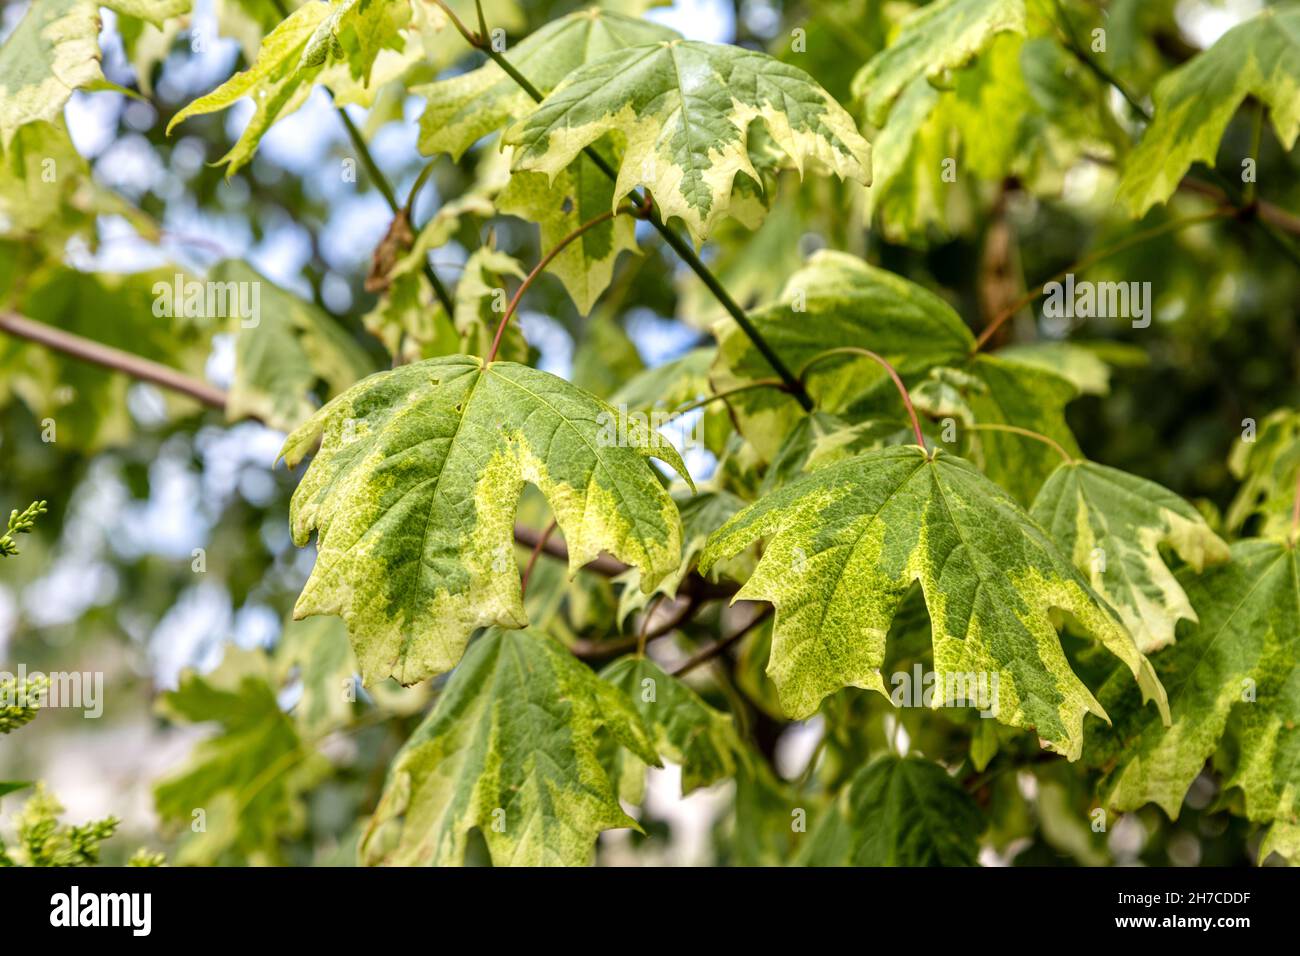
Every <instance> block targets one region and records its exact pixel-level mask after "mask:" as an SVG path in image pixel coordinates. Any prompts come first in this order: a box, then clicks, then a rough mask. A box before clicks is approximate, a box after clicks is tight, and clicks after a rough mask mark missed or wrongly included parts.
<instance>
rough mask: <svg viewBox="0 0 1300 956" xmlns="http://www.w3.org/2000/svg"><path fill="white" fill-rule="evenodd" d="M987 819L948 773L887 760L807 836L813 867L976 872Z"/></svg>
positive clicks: (906, 760)
mask: <svg viewBox="0 0 1300 956" xmlns="http://www.w3.org/2000/svg"><path fill="white" fill-rule="evenodd" d="M984 826H985V823H984V815H983V814H982V813H981V812H980V809H979V807H978V806H976V805H975V802H974V801H973V800H972V799H971V798H970V797H969V796H968V795H967V794H966V791H964V790H962V788H961V786H960V785H959V784H958V783H957V781H955V780H954V779H953V778H952V777H951V776H950V775H949V774H948V772H947V771H946V770H944V769H943V767H940V766H939V765H938V764H934V763H931V762H930V761H928V760H923V759H921V758H919V757H894V756H888V757H882V758H880V759H879V760H876V761H874V762H872V763H871V764H869V765H868V766H866V767H863V768H862V769H861V770H859V771H858V772H857V774H855V775H854V777H853V779H852V780H850V781H849V782H848V783H847V784H845V785H844V786H843V787H842V788H841V789H840V792H839V794H838V795H837V796H836V798H835V803H834V804H833V805H832V807H831V808H830V810H829V811H828V812H827V814H826V815H825V816H824V817H823V818H822V819H821V820H819V821H818V823H817V826H816V827H815V828H814V829H813V832H812V833H811V834H810V835H809V843H808V849H807V850H806V851H805V854H804V857H803V862H804V863H806V864H807V865H809V866H977V865H978V856H979V836H980V834H981V833H982V832H983V831H984Z"/></svg>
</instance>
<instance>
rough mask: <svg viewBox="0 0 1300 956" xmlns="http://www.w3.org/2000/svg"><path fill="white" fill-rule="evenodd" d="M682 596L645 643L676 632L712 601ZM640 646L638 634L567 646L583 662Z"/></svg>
mask: <svg viewBox="0 0 1300 956" xmlns="http://www.w3.org/2000/svg"><path fill="white" fill-rule="evenodd" d="M682 597H683V595H682V594H679V595H678V601H677V610H676V611H674V612H673V613H672V614H671V615H670V616H668V617H667V618H665V619H664V620H663V621H660V622H659V623H658V624H656V625H655V626H654V627H652V628H650V629H649V630H648V631H646V634H645V642H646V643H647V644H648V643H649V642H650V641H654V640H657V639H659V638H661V637H663V636H665V635H667V634H671V633H672V632H673V631H675V630H677V629H678V628H679V627H681V626H682V624H684V623H686V621H688V620H689V619H690V618H691V617H693V616H694V615H695V612H696V611H698V610H699V609H700V608H701V607H703V606H704V604H705V603H706V602H707V601H709V600H712V598H709V597H702V596H700V595H699V594H694V593H692V594H686V595H684V597H685V600H681V598H682ZM640 645H641V636H640V635H639V634H635V635H631V636H628V637H620V638H617V639H616V640H612V641H586V640H578V641H574V642H573V643H572V644H570V645H569V650H570V651H571V652H572V653H573V655H574V656H575V657H581V658H582V659H583V660H586V661H589V660H605V659H607V658H610V657H617V656H618V655H620V654H625V653H627V652H628V651H633V650H636V649H637V647H638V646H640Z"/></svg>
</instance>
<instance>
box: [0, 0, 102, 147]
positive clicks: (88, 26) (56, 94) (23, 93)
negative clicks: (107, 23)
mask: <svg viewBox="0 0 1300 956" xmlns="http://www.w3.org/2000/svg"><path fill="white" fill-rule="evenodd" d="M101 58H102V54H101V53H100V49H99V8H98V5H97V4H96V3H94V2H91V0H42V2H40V3H32V4H29V5H28V7H27V12H26V13H25V14H24V15H23V18H22V19H21V20H19V21H18V26H17V27H15V28H14V31H13V33H11V34H10V35H9V37H8V39H6V40H5V42H4V45H3V46H0V146H2V147H3V148H4V149H6V150H7V149H8V148H9V144H10V142H12V140H13V138H14V134H15V133H17V131H18V129H19V128H20V127H21V126H24V125H25V124H27V123H33V122H38V121H42V120H43V121H47V122H53V121H55V120H57V119H58V118H59V116H61V115H62V113H63V107H64V104H66V103H67V102H68V98H69V97H71V96H72V93H73V91H74V90H79V89H86V88H93V87H95V86H97V85H101V84H103V83H105V80H104V74H103V72H102V71H101V70H100V67H99V62H100V59H101Z"/></svg>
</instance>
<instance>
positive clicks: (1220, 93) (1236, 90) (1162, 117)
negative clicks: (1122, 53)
mask: <svg viewBox="0 0 1300 956" xmlns="http://www.w3.org/2000/svg"><path fill="white" fill-rule="evenodd" d="M1247 96H1253V97H1255V98H1256V99H1258V100H1259V101H1260V102H1261V104H1262V105H1263V106H1265V107H1267V108H1268V116H1269V119H1270V120H1271V121H1272V124H1273V131H1274V132H1275V133H1276V134H1277V139H1278V142H1280V143H1281V144H1282V148H1283V149H1285V150H1290V149H1291V147H1292V146H1293V145H1294V144H1295V141H1296V135H1297V133H1300V4H1295V3H1285V4H1279V5H1278V6H1276V7H1266V8H1264V9H1263V10H1261V11H1260V12H1259V13H1258V14H1256V15H1255V16H1254V17H1252V18H1251V19H1249V20H1247V21H1246V22H1245V23H1240V24H1238V25H1237V26H1235V27H1233V28H1232V29H1231V30H1229V31H1228V32H1227V33H1225V34H1224V35H1223V36H1221V37H1219V39H1218V40H1217V41H1215V43H1214V45H1213V46H1212V47H1210V48H1209V49H1208V50H1203V51H1202V52H1200V53H1198V54H1197V55H1196V56H1194V57H1192V58H1191V59H1190V60H1188V61H1187V62H1186V63H1184V64H1183V65H1182V66H1180V67H1179V68H1178V69H1176V70H1174V71H1172V72H1170V73H1168V74H1166V75H1165V76H1163V77H1161V79H1160V82H1159V83H1157V84H1156V88H1155V92H1154V94H1153V95H1152V100H1153V101H1154V103H1155V118H1154V119H1153V120H1152V122H1151V125H1150V126H1148V127H1147V131H1146V133H1144V134H1143V136H1142V141H1141V142H1140V143H1138V145H1137V146H1136V147H1135V148H1134V149H1133V151H1132V152H1131V153H1129V155H1128V158H1127V159H1126V160H1125V162H1124V173H1123V176H1122V177H1121V178H1120V182H1119V190H1118V192H1117V193H1116V197H1115V200H1116V202H1117V203H1119V204H1120V205H1122V206H1124V207H1125V208H1127V209H1128V211H1129V214H1130V215H1132V216H1133V217H1134V218H1140V217H1141V216H1143V215H1145V214H1146V211H1147V210H1148V209H1150V208H1151V207H1152V206H1154V205H1155V204H1156V203H1161V202H1164V201H1165V200H1166V199H1168V198H1169V197H1170V196H1171V195H1173V192H1174V190H1175V189H1177V188H1178V184H1179V182H1181V181H1182V178H1183V176H1184V174H1186V172H1187V170H1188V169H1189V168H1191V165H1192V164H1193V163H1196V162H1204V163H1207V164H1208V165H1209V166H1210V167H1211V168H1213V166H1214V161H1215V155H1216V154H1217V152H1218V148H1219V140H1220V139H1222V138H1223V131H1224V130H1225V129H1226V128H1227V126H1228V121H1229V120H1231V119H1232V117H1233V114H1235V113H1236V112H1237V108H1238V107H1239V106H1240V105H1241V103H1242V101H1243V100H1245V99H1246V97H1247Z"/></svg>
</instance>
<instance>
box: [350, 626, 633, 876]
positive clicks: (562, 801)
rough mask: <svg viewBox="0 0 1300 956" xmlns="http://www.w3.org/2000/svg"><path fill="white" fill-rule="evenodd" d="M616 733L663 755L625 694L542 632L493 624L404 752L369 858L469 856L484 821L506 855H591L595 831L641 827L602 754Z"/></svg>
mask: <svg viewBox="0 0 1300 956" xmlns="http://www.w3.org/2000/svg"><path fill="white" fill-rule="evenodd" d="M606 734H608V735H609V736H611V737H612V738H613V739H614V740H616V741H617V742H618V743H619V744H621V745H622V746H624V747H627V748H628V749H629V750H631V751H632V752H633V753H635V754H636V755H637V757H639V758H640V759H641V760H643V761H645V762H646V763H649V764H653V765H656V766H657V765H658V762H659V761H658V758H657V757H656V756H655V751H654V747H653V746H652V744H651V740H650V736H649V734H648V733H647V732H646V729H645V727H644V726H643V725H642V723H641V718H640V717H638V716H637V712H636V710H635V709H633V707H632V704H631V703H630V702H629V701H627V700H626V699H625V697H624V695H623V694H621V693H619V692H618V691H617V690H615V689H614V688H613V687H611V686H610V685H609V684H607V683H605V682H604V681H602V680H601V679H600V678H599V677H597V676H596V675H595V674H594V673H593V672H592V671H591V670H590V669H589V668H588V667H587V666H586V665H584V664H582V663H580V662H579V661H578V660H577V659H576V658H575V657H573V655H572V654H570V653H569V652H568V651H567V650H565V649H564V648H563V647H561V646H560V645H559V644H557V643H556V642H555V641H554V640H552V639H551V638H549V637H547V636H546V635H544V634H540V633H537V632H535V631H531V630H524V631H505V630H501V629H498V628H492V629H491V630H489V631H488V632H487V633H485V634H484V635H483V636H482V637H481V638H479V639H478V640H477V641H475V642H474V644H473V645H472V646H471V647H470V649H469V651H468V652H467V653H466V654H465V659H464V660H463V661H462V662H461V664H460V666H459V667H457V668H456V670H455V672H454V673H453V674H452V676H451V678H450V680H448V681H447V685H446V687H445V688H444V689H443V691H442V694H441V695H440V696H439V698H438V703H437V706H435V707H434V709H433V711H432V713H430V714H429V716H428V717H427V718H426V719H425V721H424V722H423V723H422V724H421V725H420V726H419V728H418V729H417V730H416V731H415V733H414V734H413V735H412V736H411V739H410V740H408V741H407V742H406V745H405V746H404V747H403V748H402V750H401V752H400V753H399V754H398V755H397V758H396V760H394V762H393V766H392V768H391V769H390V771H389V775H388V781H387V784H386V785H385V788H384V795H383V797H382V798H381V799H380V801H379V806H378V807H377V808H376V809H375V814H374V816H373V817H372V818H371V822H370V826H369V828H368V829H367V831H366V834H365V836H364V837H363V838H362V843H361V858H362V860H363V861H364V862H366V863H370V864H374V863H386V864H393V865H399V866H410V865H434V866H446V865H459V864H461V863H463V862H464V859H465V847H466V844H467V836H468V833H469V831H470V829H471V828H474V827H477V828H478V829H479V830H480V831H481V832H482V834H483V837H484V838H485V839H486V841H487V846H488V851H489V852H490V853H491V855H492V862H493V863H494V864H495V865H497V866H504V865H512V866H554V865H562V866H581V865H584V864H587V863H590V862H591V855H592V849H593V847H594V845H595V842H596V837H597V836H598V835H599V834H600V832H601V831H602V830H608V829H611V828H614V827H636V822H635V821H634V820H632V819H631V818H630V817H628V816H627V814H625V813H624V812H623V810H622V808H621V807H620V806H619V804H618V799H617V798H616V796H615V794H614V790H613V788H612V787H611V785H610V781H609V777H608V775H607V774H606V772H605V769H604V768H603V767H602V766H601V764H600V761H599V759H598V757H597V751H598V746H599V744H600V743H601V739H602V736H603V735H606Z"/></svg>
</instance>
